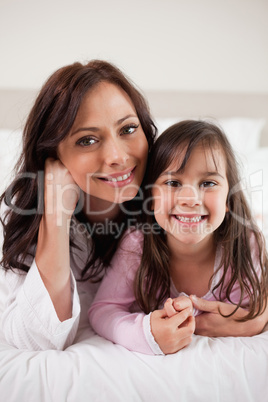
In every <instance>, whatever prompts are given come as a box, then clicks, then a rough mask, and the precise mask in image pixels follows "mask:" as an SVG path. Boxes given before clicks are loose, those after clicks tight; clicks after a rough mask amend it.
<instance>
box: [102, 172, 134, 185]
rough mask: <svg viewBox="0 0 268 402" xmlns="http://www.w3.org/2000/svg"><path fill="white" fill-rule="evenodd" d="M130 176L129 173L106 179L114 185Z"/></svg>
mask: <svg viewBox="0 0 268 402" xmlns="http://www.w3.org/2000/svg"><path fill="white" fill-rule="evenodd" d="M130 175H131V172H129V173H128V174H124V175H123V176H118V177H113V178H112V179H108V181H112V182H114V183H115V182H117V181H123V180H127V179H128V178H129V176H130Z"/></svg>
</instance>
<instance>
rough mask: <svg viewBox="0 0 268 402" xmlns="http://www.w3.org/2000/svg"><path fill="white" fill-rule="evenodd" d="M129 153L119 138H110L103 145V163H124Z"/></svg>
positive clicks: (110, 164) (111, 164)
mask: <svg viewBox="0 0 268 402" xmlns="http://www.w3.org/2000/svg"><path fill="white" fill-rule="evenodd" d="M128 158H129V155H128V153H127V152H126V150H125V149H124V145H123V144H122V142H121V141H120V140H119V139H111V140H110V141H109V142H108V143H107V144H106V146H105V163H106V164H107V165H109V166H113V165H124V164H125V163H126V161H127V160H128Z"/></svg>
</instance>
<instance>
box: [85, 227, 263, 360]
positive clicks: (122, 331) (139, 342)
mask: <svg viewBox="0 0 268 402" xmlns="http://www.w3.org/2000/svg"><path fill="white" fill-rule="evenodd" d="M252 240H253V236H252ZM142 248H143V235H142V233H141V232H140V231H137V230H136V231H129V232H127V233H126V234H125V237H124V239H123V240H122V242H121V245H120V246H119V248H118V250H117V252H116V254H115V255H114V257H113V259H112V262H111V267H110V268H109V269H108V270H107V273H106V275H105V276H104V278H103V280H102V282H101V285H100V287H99V289H98V291H97V294H96V296H95V299H94V301H93V304H92V305H91V307H90V309H89V311H88V317H89V321H90V323H91V325H92V327H93V329H94V330H95V331H96V332H97V334H99V335H100V336H102V337H104V338H106V339H108V340H110V341H112V342H114V343H117V344H120V345H122V346H124V347H125V348H127V349H129V350H131V351H135V352H141V353H145V354H163V352H162V351H161V349H160V347H159V346H158V344H157V343H156V341H155V340H154V337H153V335H152V332H151V326H150V314H145V313H144V312H142V311H141V310H140V309H139V307H138V305H137V303H136V301H135V295H134V280H135V275H136V272H137V269H138V267H139V265H140V261H141V255H142ZM220 258H221V248H220V247H218V249H217V252H216V259H215V265H214V270H215V269H216V268H218V266H219V262H220ZM252 258H253V262H255V267H256V270H257V271H259V262H258V261H259V259H258V255H257V247H256V245H255V246H254V242H253V244H252ZM222 270H223V267H222V268H221V269H220V270H219V271H218V272H217V274H216V275H215V277H214V279H213V281H212V283H211V288H210V290H209V291H208V292H207V293H206V294H205V295H204V296H203V298H204V299H206V300H210V301H213V300H214V301H215V300H219V289H216V291H215V292H214V293H215V296H214V295H213V294H212V291H211V289H213V287H214V286H215V284H216V283H218V281H219V279H220V277H221V275H222ZM229 278H230V274H229V275H227V277H226V281H227V282H228V280H229ZM182 294H183V295H185V293H179V292H178V291H177V289H176V288H175V286H174V284H173V283H172V284H171V287H170V297H172V298H175V297H178V296H180V295H182ZM240 294H241V292H240V287H239V284H238V283H237V284H235V286H234V287H233V289H232V292H231V295H230V298H231V300H232V302H233V303H234V304H238V302H239V300H240ZM222 301H223V302H227V303H228V300H227V299H226V300H224V299H223V300H222ZM246 304H247V300H246V299H245V300H244V303H243V305H244V306H245V305H246ZM200 313H201V312H200V311H198V310H196V311H194V315H197V314H200Z"/></svg>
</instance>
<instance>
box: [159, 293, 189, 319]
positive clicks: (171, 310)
mask: <svg viewBox="0 0 268 402" xmlns="http://www.w3.org/2000/svg"><path fill="white" fill-rule="evenodd" d="M186 308H190V309H192V308H193V303H192V300H191V299H190V298H189V297H187V296H179V297H176V298H175V299H172V298H171V297H169V298H168V299H167V300H166V302H165V304H164V310H165V311H166V314H167V316H168V317H172V316H173V315H174V314H176V313H178V312H180V311H182V310H184V309H186Z"/></svg>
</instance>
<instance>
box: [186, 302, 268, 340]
mask: <svg viewBox="0 0 268 402" xmlns="http://www.w3.org/2000/svg"><path fill="white" fill-rule="evenodd" d="M190 298H191V300H192V302H193V306H194V307H195V308H197V309H198V310H201V311H203V313H202V314H200V315H198V316H196V317H195V323H196V328H195V333H196V334H197V335H203V336H253V335H257V334H259V333H260V332H261V331H262V330H263V328H264V327H265V325H266V323H267V321H268V307H266V309H265V311H264V312H263V314H261V315H260V316H258V317H256V318H254V319H252V320H247V321H244V322H241V321H236V320H237V319H240V318H243V317H245V315H247V310H245V309H243V308H241V307H240V308H239V309H238V310H237V311H236V312H235V314H233V315H232V316H231V317H222V316H221V314H220V313H219V310H220V311H221V313H222V314H224V315H227V314H230V313H231V312H232V311H234V308H235V306H234V305H233V304H229V303H223V302H219V301H208V300H204V299H202V298H199V297H196V296H190Z"/></svg>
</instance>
